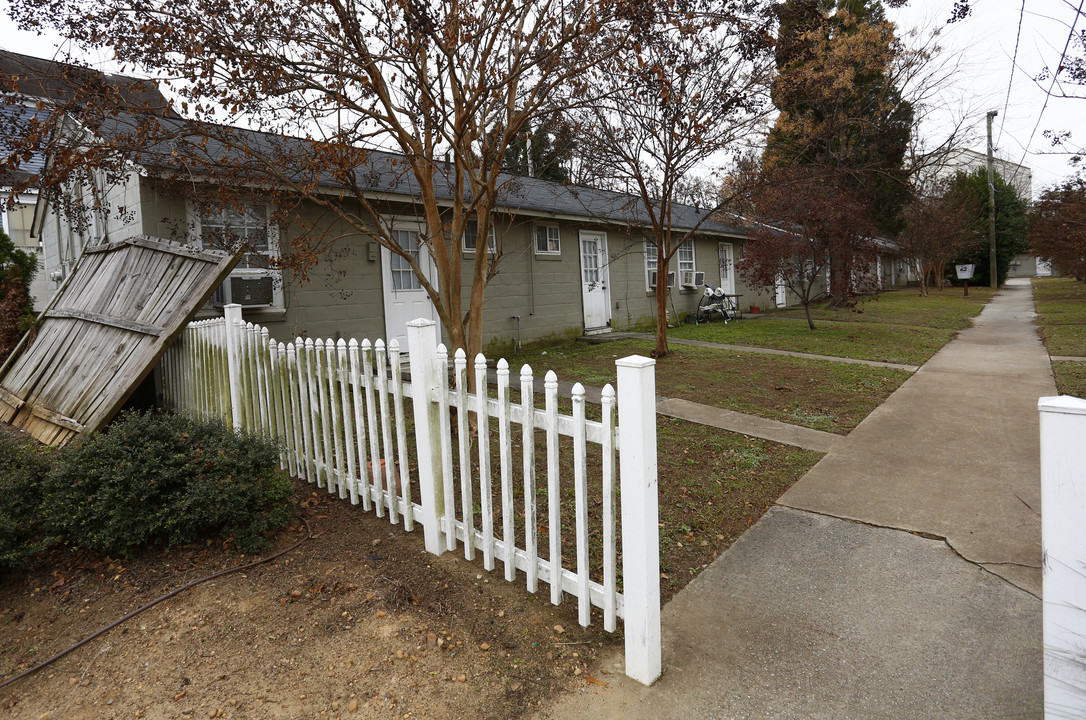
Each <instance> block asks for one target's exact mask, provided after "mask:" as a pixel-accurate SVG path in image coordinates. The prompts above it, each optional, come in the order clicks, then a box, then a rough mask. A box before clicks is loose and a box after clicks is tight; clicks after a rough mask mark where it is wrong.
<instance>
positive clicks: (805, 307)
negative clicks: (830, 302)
mask: <svg viewBox="0 0 1086 720" xmlns="http://www.w3.org/2000/svg"><path fill="white" fill-rule="evenodd" d="M803 311H804V312H806V313H807V328H808V329H810V330H814V329H815V326H814V318H812V317H811V303H810V301H807V302H805V303H803Z"/></svg>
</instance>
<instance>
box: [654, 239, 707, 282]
mask: <svg viewBox="0 0 1086 720" xmlns="http://www.w3.org/2000/svg"><path fill="white" fill-rule="evenodd" d="M675 257H676V259H677V260H678V267H677V268H675V270H678V273H679V277H682V273H683V271H690V272H693V271H694V269H695V265H694V243H693V242H692V241H691V240H687V241H686V242H684V243H683V244H682V245H680V246H679V251H678V252H677V253H675ZM672 267H675V266H674V265H672ZM655 271H656V243H654V242H653V241H651V240H646V241H645V285H646V286H647V287H648V288H650V289H651V288H652V283H651V282H650V279H651V278H652V273H653V272H655ZM673 272H674V271H673Z"/></svg>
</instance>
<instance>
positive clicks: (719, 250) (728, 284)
mask: <svg viewBox="0 0 1086 720" xmlns="http://www.w3.org/2000/svg"><path fill="white" fill-rule="evenodd" d="M716 255H717V262H718V264H719V265H720V287H722V288H724V292H725V293H727V294H728V295H734V294H735V249H734V248H733V247H732V244H731V243H717V246H716Z"/></svg>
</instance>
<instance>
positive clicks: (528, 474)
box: [520, 365, 539, 593]
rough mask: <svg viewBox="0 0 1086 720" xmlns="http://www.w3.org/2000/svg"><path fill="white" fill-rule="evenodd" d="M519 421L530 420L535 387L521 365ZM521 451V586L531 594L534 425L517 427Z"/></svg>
mask: <svg viewBox="0 0 1086 720" xmlns="http://www.w3.org/2000/svg"><path fill="white" fill-rule="evenodd" d="M520 402H521V413H522V414H521V417H533V416H534V414H535V413H534V410H533V407H532V403H534V402H535V383H534V381H533V378H532V368H530V367H529V366H528V365H525V366H524V367H522V368H521V369H520ZM520 428H521V435H520V442H521V450H522V454H523V459H524V552H525V554H526V556H527V559H528V569H527V572H526V573H525V574H526V575H527V579H526V581H525V586H526V587H527V588H528V592H530V593H534V592H535V591H536V590H537V589H538V588H539V554H538V547H537V540H536V499H535V424H534V423H521V425H520Z"/></svg>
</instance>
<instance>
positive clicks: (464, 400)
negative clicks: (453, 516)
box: [449, 348, 475, 560]
mask: <svg viewBox="0 0 1086 720" xmlns="http://www.w3.org/2000/svg"><path fill="white" fill-rule="evenodd" d="M455 363H456V398H455V399H456V408H457V411H456V431H457V440H458V443H457V449H458V450H459V452H460V503H461V507H462V508H463V512H464V525H465V527H467V528H468V529H469V530H470V531H471V533H472V535H473V536H474V534H475V501H474V493H473V492H472V489H473V488H472V482H471V457H470V455H469V450H468V410H467V407H468V357H467V354H466V353H465V352H464V349H463V348H457V350H456V355H455ZM449 402H450V404H451V403H452V398H449ZM464 558H465V559H467V560H474V559H475V543H473V542H467V543H464Z"/></svg>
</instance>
